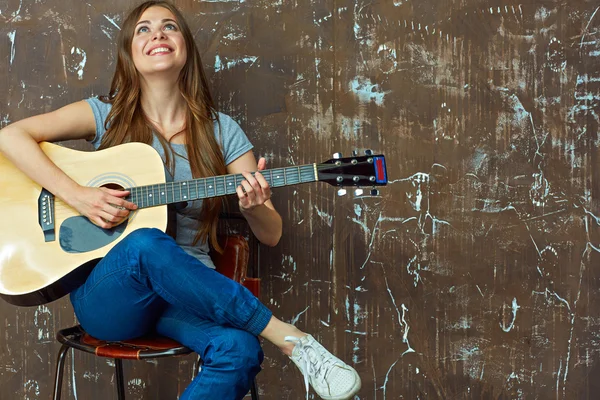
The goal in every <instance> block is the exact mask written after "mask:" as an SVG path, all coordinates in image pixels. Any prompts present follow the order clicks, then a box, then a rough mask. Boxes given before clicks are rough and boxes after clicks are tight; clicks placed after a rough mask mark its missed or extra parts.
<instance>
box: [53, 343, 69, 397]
mask: <svg viewBox="0 0 600 400" xmlns="http://www.w3.org/2000/svg"><path fill="white" fill-rule="evenodd" d="M69 349H70V347H69V346H67V345H66V344H63V345H62V347H61V348H60V350H59V352H58V358H57V359H56V374H55V379H54V400H60V394H61V393H60V392H61V390H62V380H63V372H64V369H65V356H66V354H67V351H69Z"/></svg>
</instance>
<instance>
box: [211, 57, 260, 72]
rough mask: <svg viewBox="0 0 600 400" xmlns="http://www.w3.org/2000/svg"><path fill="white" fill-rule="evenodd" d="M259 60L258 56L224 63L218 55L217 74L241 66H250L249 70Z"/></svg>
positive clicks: (216, 59) (216, 60)
mask: <svg viewBox="0 0 600 400" xmlns="http://www.w3.org/2000/svg"><path fill="white" fill-rule="evenodd" d="M257 60H258V57H256V56H246V57H242V58H240V59H237V60H232V61H227V63H224V62H223V61H222V60H221V57H220V56H219V54H217V55H216V56H215V72H219V71H225V70H228V69H231V68H233V67H235V66H238V65H241V64H250V65H249V66H248V68H250V67H252V66H253V65H254V63H256V61H257Z"/></svg>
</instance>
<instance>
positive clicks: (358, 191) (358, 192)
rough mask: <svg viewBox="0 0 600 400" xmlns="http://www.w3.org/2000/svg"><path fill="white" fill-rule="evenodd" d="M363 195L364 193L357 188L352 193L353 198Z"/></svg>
mask: <svg viewBox="0 0 600 400" xmlns="http://www.w3.org/2000/svg"><path fill="white" fill-rule="evenodd" d="M363 193H364V191H363V190H362V189H360V188H358V189H356V190H355V191H354V195H355V196H362V195H363Z"/></svg>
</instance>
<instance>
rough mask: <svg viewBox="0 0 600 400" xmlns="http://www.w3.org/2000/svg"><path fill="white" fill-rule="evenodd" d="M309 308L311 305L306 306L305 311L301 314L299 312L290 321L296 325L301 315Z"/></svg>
mask: <svg viewBox="0 0 600 400" xmlns="http://www.w3.org/2000/svg"><path fill="white" fill-rule="evenodd" d="M309 308H310V306H306V308H305V309H304V311H302V312H301V313H300V314H298V315H296V316H295V317H294V318H292V320H291V321H290V324H292V325H296V322H298V320H299V319H300V316H302V314H304V313H305V312H306V311H307V310H308V309H309Z"/></svg>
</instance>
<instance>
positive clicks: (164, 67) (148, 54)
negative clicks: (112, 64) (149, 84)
mask: <svg viewBox="0 0 600 400" xmlns="http://www.w3.org/2000/svg"><path fill="white" fill-rule="evenodd" d="M131 54H132V57H133V63H134V64H135V67H136V69H137V70H138V72H139V73H140V74H141V75H142V76H144V77H149V76H151V75H156V74H164V73H172V74H174V76H176V77H177V76H179V72H180V71H181V69H182V68H183V66H184V65H185V62H186V60H187V51H186V48H185V40H184V38H183V34H182V33H181V31H180V30H179V24H178V23H177V21H176V19H175V16H174V15H173V13H172V12H171V11H169V10H168V9H166V8H164V7H158V6H154V7H150V8H148V9H147V10H146V11H144V13H143V14H142V15H141V17H140V19H139V20H138V22H137V25H136V26H135V31H134V33H133V40H132V42H131Z"/></svg>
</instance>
